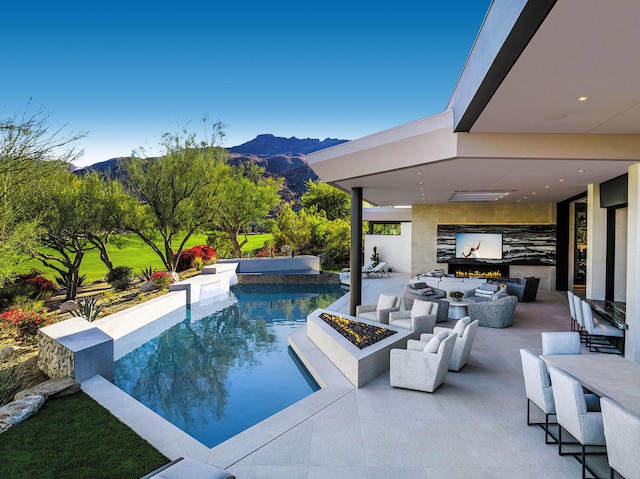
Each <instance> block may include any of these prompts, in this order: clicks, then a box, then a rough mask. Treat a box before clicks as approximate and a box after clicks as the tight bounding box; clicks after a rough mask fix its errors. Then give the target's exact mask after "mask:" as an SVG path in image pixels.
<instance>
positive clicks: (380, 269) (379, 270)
mask: <svg viewBox="0 0 640 479" xmlns="http://www.w3.org/2000/svg"><path fill="white" fill-rule="evenodd" d="M362 272H363V273H364V274H366V275H367V276H371V275H372V274H379V275H380V276H384V275H385V274H386V275H387V276H389V277H391V275H390V274H389V272H388V271H387V263H385V262H384V261H381V262H380V263H378V264H377V265H376V266H374V267H373V268H370V269H364V268H362Z"/></svg>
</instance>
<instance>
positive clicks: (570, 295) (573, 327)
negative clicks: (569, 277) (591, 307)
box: [567, 291, 578, 331]
mask: <svg viewBox="0 0 640 479" xmlns="http://www.w3.org/2000/svg"><path fill="white" fill-rule="evenodd" d="M574 296H575V295H574V294H573V292H571V291H567V299H568V300H569V301H568V302H569V316H571V331H578V322H577V321H576V305H575V303H574V302H573V301H574V300H573V297H574Z"/></svg>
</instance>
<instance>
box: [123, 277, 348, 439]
mask: <svg viewBox="0 0 640 479" xmlns="http://www.w3.org/2000/svg"><path fill="white" fill-rule="evenodd" d="M232 291H233V293H234V294H235V295H236V297H237V299H238V302H237V303H236V304H234V305H233V306H230V307H228V308H226V309H224V310H222V311H219V312H216V313H214V314H212V315H210V316H207V317H205V318H202V319H199V320H197V321H189V320H185V321H183V322H181V323H178V324H176V325H175V326H173V327H172V328H170V329H168V330H167V331H165V332H164V333H162V334H161V335H160V336H158V337H156V338H154V339H152V340H151V341H149V342H147V343H145V344H143V345H142V346H140V347H139V348H138V349H136V350H134V351H132V352H130V353H129V354H127V355H126V356H123V357H122V358H120V359H119V360H118V361H116V364H115V380H114V383H115V384H116V386H118V387H120V388H121V389H123V390H124V391H126V392H127V393H128V394H130V395H131V396H133V397H134V398H136V399H137V400H138V401H140V402H141V403H143V404H145V405H146V406H147V407H149V408H150V409H152V410H153V411H155V412H156V413H158V414H159V415H160V416H162V417H164V418H165V419H167V420H168V421H169V422H171V423H172V424H174V425H175V426H177V427H179V428H180V429H182V430H183V431H185V432H186V433H187V434H189V435H191V436H192V437H194V438H195V439H197V440H198V441H200V442H202V443H203V444H205V445H206V446H207V447H213V446H215V445H217V444H219V443H221V442H223V441H225V440H226V439H228V438H230V437H232V436H234V435H236V434H238V433H239V432H241V431H243V430H245V429H247V428H249V427H251V426H253V425H254V424H257V423H258V422H260V421H262V420H263V419H266V418H267V417H269V416H271V415H273V414H275V413H276V412H278V411H280V410H282V409H284V408H286V407H287V406H289V405H291V404H293V403H294V402H296V401H299V400H300V399H302V398H304V397H306V396H308V395H309V394H311V393H312V392H313V391H315V390H317V389H318V386H317V384H315V382H314V381H313V379H311V378H310V377H309V375H308V373H307V372H306V370H305V369H304V367H302V366H301V365H299V364H297V363H296V361H297V358H296V357H295V354H294V353H293V352H292V351H291V350H290V348H289V346H288V342H287V337H288V336H289V333H291V331H293V330H294V329H295V328H297V327H298V326H300V325H301V324H303V323H304V322H305V321H306V317H307V314H308V313H309V312H310V311H313V310H315V309H316V308H324V307H327V306H328V305H329V304H331V303H333V302H334V301H336V300H337V299H338V298H340V297H341V296H342V295H343V294H344V292H345V291H344V290H343V289H342V288H341V287H340V286H339V285H236V286H234V287H233V288H232Z"/></svg>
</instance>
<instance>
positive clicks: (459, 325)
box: [453, 316, 471, 338]
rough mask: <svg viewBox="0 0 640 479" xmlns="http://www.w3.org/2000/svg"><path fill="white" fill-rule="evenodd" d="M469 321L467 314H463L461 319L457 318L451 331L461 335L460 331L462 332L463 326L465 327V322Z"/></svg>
mask: <svg viewBox="0 0 640 479" xmlns="http://www.w3.org/2000/svg"><path fill="white" fill-rule="evenodd" d="M470 322H471V318H470V317H469V316H465V317H464V318H462V319H459V320H458V321H457V322H456V325H455V326H454V327H453V332H454V333H458V337H459V338H461V337H462V333H464V328H466V327H467V324H469V323H470Z"/></svg>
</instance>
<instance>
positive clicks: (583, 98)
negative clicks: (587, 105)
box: [578, 96, 589, 101]
mask: <svg viewBox="0 0 640 479" xmlns="http://www.w3.org/2000/svg"><path fill="white" fill-rule="evenodd" d="M588 99H589V97H588V96H581V97H578V101H587V100H588Z"/></svg>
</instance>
